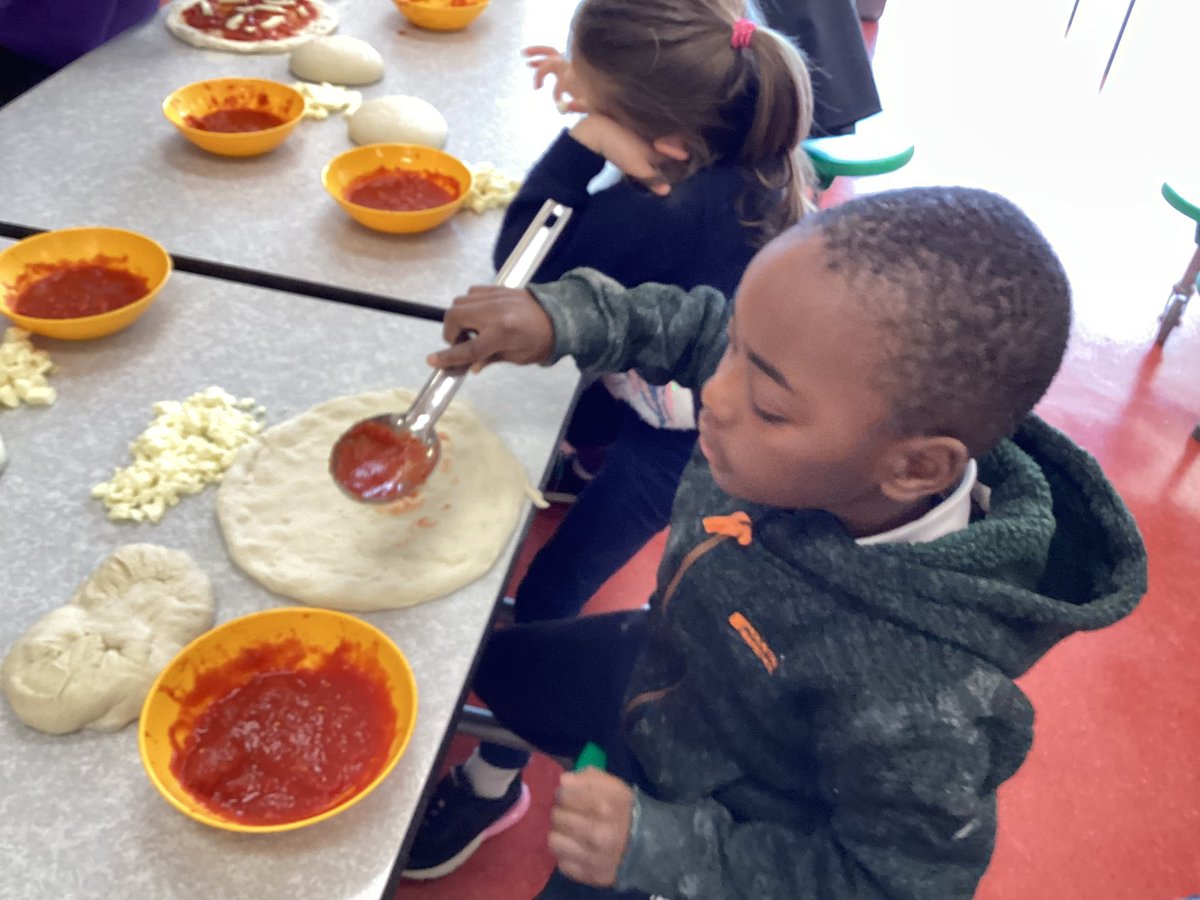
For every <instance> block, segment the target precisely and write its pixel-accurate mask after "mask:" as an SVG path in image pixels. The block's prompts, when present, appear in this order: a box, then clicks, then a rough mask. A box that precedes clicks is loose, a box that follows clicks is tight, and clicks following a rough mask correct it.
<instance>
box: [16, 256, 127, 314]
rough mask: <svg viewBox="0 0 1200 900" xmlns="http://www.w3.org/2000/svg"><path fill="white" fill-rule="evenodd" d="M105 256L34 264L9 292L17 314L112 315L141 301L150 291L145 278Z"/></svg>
mask: <svg viewBox="0 0 1200 900" xmlns="http://www.w3.org/2000/svg"><path fill="white" fill-rule="evenodd" d="M117 262H118V261H117V260H115V259H112V258H111V257H106V256H97V257H95V258H93V259H90V260H71V261H63V262H57V263H33V264H31V265H28V266H26V267H25V269H24V271H23V272H22V273H21V275H20V277H18V279H17V283H16V285H15V287H14V289H13V291H12V293H10V295H9V298H8V302H9V303H10V304H11V306H12V309H13V311H14V312H17V313H20V314H22V315H26V316H35V317H37V318H40V319H75V318H80V317H82V316H96V315H99V314H100V313H106V312H112V311H113V310H114V309H120V308H121V307H122V306H128V305H129V304H130V303H133V302H134V301H135V300H140V299H141V298H142V297H144V296H146V294H147V293H148V292H149V290H150V285H149V284H148V283H147V281H146V279H145V278H143V277H142V276H140V275H135V274H133V273H132V272H128V271H126V270H125V269H122V268H118V267H117V266H115V265H114V264H115V263H117Z"/></svg>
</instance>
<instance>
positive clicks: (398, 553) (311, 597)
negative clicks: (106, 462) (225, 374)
mask: <svg viewBox="0 0 1200 900" xmlns="http://www.w3.org/2000/svg"><path fill="white" fill-rule="evenodd" d="M414 396H415V394H414V392H412V391H407V390H394V391H382V392H378V393H370V394H359V395H357V396H352V397H340V398H338V399H336V400H330V401H328V402H326V403H322V404H320V405H318V406H315V407H313V408H312V409H310V410H309V411H308V412H305V413H302V414H301V415H299V416H297V417H296V418H294V419H290V420H288V421H287V422H283V423H282V424H280V425H276V426H274V427H272V428H269V429H267V430H266V431H264V432H263V433H262V434H261V435H259V436H258V437H257V438H256V439H255V440H252V441H251V442H249V443H248V444H247V445H246V446H245V447H244V448H243V449H242V450H241V452H240V453H239V454H238V456H237V458H236V459H235V460H234V462H233V465H232V466H230V468H229V470H228V471H227V472H226V473H225V477H224V479H223V480H222V483H221V488H220V491H219V492H218V494H217V515H218V517H219V519H220V523H221V529H222V531H223V533H224V536H225V543H226V546H227V547H228V549H229V554H230V556H231V557H232V558H233V560H234V562H235V563H237V565H238V566H240V567H241V568H242V569H243V570H244V571H245V572H246V574H248V575H249V576H250V577H252V578H254V579H255V580H256V581H258V582H260V583H261V584H263V585H264V586H265V587H267V588H269V589H271V590H272V591H275V592H276V593H279V594H283V595H284V596H287V597H290V598H292V599H294V600H298V601H301V602H303V603H308V604H311V605H314V606H323V607H328V608H331V609H342V610H352V611H367V610H379V609H394V608H397V607H403V606H411V605H413V604H415V603H422V602H424V601H426V600H432V599H434V598H437V597H443V596H445V595H446V594H449V593H452V592H453V591H456V590H458V589H459V588H461V587H463V586H464V585H467V584H470V583H471V582H472V581H474V580H475V579H477V578H479V577H480V576H481V575H483V574H484V573H485V572H487V571H488V569H490V568H491V567H492V565H493V564H494V563H495V562H496V559H497V558H498V557H499V555H500V552H501V551H502V550H503V549H504V547H505V546H506V545H507V543H508V541H509V539H510V538H511V537H512V533H513V530H514V528H515V527H516V525H517V521H518V519H519V518H520V515H521V511H522V509H523V508H524V505H525V504H526V503H527V502H528V501H529V482H528V479H527V477H526V475H525V471H524V469H523V468H522V466H521V464H520V463H519V462H518V461H517V460H516V458H515V457H514V456H513V455H512V453H511V452H510V451H509V449H508V448H507V447H506V446H505V445H504V442H503V441H501V440H500V438H499V436H498V435H497V434H496V433H495V432H494V431H492V430H491V429H490V428H489V427H488V426H487V425H485V424H484V423H483V422H482V421H481V420H480V418H479V417H478V416H477V415H476V414H475V412H474V411H473V410H472V409H471V408H470V407H469V406H468V405H467V404H465V403H463V402H461V401H458V402H455V403H453V404H451V406H450V408H449V409H448V410H447V411H446V413H445V414H444V415H443V416H442V418H441V420H440V421H439V423H438V432H439V434H440V435H442V456H441V461H440V462H439V463H438V466H437V469H436V470H435V471H434V473H433V474H432V475H430V477H429V480H428V481H427V482H426V484H425V485H424V486H423V488H422V489H421V491H420V492H419V493H418V495H417V496H416V497H415V498H414V499H412V500H405V501H400V502H399V503H397V504H392V505H371V504H366V503H360V502H358V501H355V500H352V499H350V498H349V497H347V496H346V495H344V494H343V493H342V492H341V490H340V489H339V488H338V487H337V485H335V484H334V481H333V479H332V477H331V476H330V474H329V468H328V466H329V451H330V449H331V448H332V447H333V445H334V443H335V442H336V441H337V439H338V438H339V437H340V436H341V434H342V433H343V432H344V431H345V430H346V429H347V428H349V427H350V426H351V425H353V424H354V423H355V422H357V421H359V420H360V419H365V418H367V417H369V416H376V415H380V414H381V413H386V412H397V411H403V410H405V409H407V408H408V407H409V406H410V405H411V403H412V400H413V397H414Z"/></svg>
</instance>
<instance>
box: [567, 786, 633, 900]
mask: <svg viewBox="0 0 1200 900" xmlns="http://www.w3.org/2000/svg"><path fill="white" fill-rule="evenodd" d="M632 819H633V789H632V788H630V787H629V785H627V784H626V783H625V782H623V781H622V780H621V779H619V778H616V777H614V776H612V775H609V774H608V773H607V772H601V771H600V770H599V769H584V770H583V771H582V772H566V773H564V774H563V776H562V780H561V781H560V782H559V785H558V795H557V797H556V799H555V803H554V809H552V810H551V811H550V838H549V845H550V852H552V853H553V854H554V857H555V859H557V860H558V868H559V871H561V872H562V873H563V874H564V875H566V876H567V877H568V878H570V879H571V880H573V881H578V882H580V883H581V884H590V885H592V886H593V887H610V886H611V885H612V884H613V882H615V881H616V880H617V869H618V868H619V867H620V865H621V859H622V857H624V856H625V847H626V845H627V844H628V843H629V825H630V822H631V821H632Z"/></svg>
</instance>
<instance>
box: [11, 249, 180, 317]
mask: <svg viewBox="0 0 1200 900" xmlns="http://www.w3.org/2000/svg"><path fill="white" fill-rule="evenodd" d="M170 274H171V257H170V256H169V255H168V253H167V251H166V250H164V249H163V247H162V245H160V244H159V243H158V242H157V241H153V240H151V239H150V238H148V237H146V236H144V235H141V234H137V233H136V232H133V231H125V230H124V229H121V228H94V227H89V228H63V229H60V230H58V231H46V232H43V233H41V234H35V235H33V236H32V237H27V238H25V239H24V240H22V241H18V242H17V243H15V244H13V245H12V246H10V247H6V248H5V249H4V251H3V252H0V313H2V314H3V315H5V316H7V317H8V318H9V319H11V320H12V323H13V324H14V325H16V326H18V327H20V328H24V329H25V330H26V331H32V332H34V333H35V334H41V335H45V336H46V337H52V338H59V339H61V340H66V341H81V340H87V339H89V338H97V337H103V336H104V335H107V334H112V333H113V332H116V331H120V330H121V329H122V328H125V327H127V326H129V325H131V324H132V323H133V322H134V321H135V320H137V318H138V317H139V316H141V315H142V313H144V312H145V311H146V310H147V309H149V308H150V304H151V303H153V302H154V299H155V298H156V297H157V296H158V293H159V291H161V290H162V287H163V285H164V284H166V282H167V278H168V277H169V276H170Z"/></svg>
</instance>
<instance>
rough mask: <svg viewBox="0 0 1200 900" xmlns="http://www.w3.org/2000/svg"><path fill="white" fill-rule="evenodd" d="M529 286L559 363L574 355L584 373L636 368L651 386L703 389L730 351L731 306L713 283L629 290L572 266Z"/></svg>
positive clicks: (655, 286)
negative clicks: (546, 318) (548, 322)
mask: <svg viewBox="0 0 1200 900" xmlns="http://www.w3.org/2000/svg"><path fill="white" fill-rule="evenodd" d="M530 290H531V291H532V293H533V295H534V296H535V297H536V298H537V299H538V302H539V303H541V304H542V306H543V308H544V309H545V310H546V312H547V313H548V314H549V316H550V319H551V321H552V322H553V323H554V360H555V361H557V360H559V359H561V358H562V357H564V356H573V357H574V358H575V361H576V363H577V364H578V365H579V368H580V370H581V371H582V372H583V373H584V374H585V375H599V374H603V373H607V372H624V371H627V370H629V369H636V370H637V371H638V372H639V373H640V374H641V375H642V377H644V378H645V379H646V380H647V381H649V382H650V383H651V384H666V383H667V382H669V381H676V382H678V383H679V384H680V385H682V386H683V387H686V388H692V389H699V388H700V386H701V385H703V384H704V382H705V381H707V380H708V377H709V376H710V375H711V374H712V373H713V372H714V371H715V370H716V368H717V363H718V362H720V359H721V355H722V354H723V353H724V352H725V344H726V341H727V335H726V326H727V323H728V321H729V315H730V312H731V310H732V307H733V304H732V302H731V301H729V300H726V299H725V297H724V296H723V295H722V294H721V293H720V292H718V291H716V290H714V289H713V288H709V287H698V288H695V289H694V290H691V291H685V290H683V289H682V288H678V287H672V286H669V285H664V284H643V285H639V286H638V287H635V288H629V289H626V288H624V287H622V286H621V285H620V284H618V283H617V282H615V281H613V280H612V279H611V278H608V277H606V276H604V275H602V274H600V273H599V272H597V271H595V270H593V269H573V270H572V271H570V272H568V273H567V274H566V275H564V276H563V277H562V279H560V280H559V281H556V282H552V283H550V284H542V285H535V286H533V287H531V288H530Z"/></svg>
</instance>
